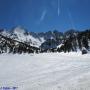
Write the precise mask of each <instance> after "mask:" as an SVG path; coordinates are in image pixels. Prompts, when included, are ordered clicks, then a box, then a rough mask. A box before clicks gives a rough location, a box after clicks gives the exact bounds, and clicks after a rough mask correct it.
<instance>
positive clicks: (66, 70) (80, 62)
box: [0, 53, 90, 90]
mask: <svg viewBox="0 0 90 90" xmlns="http://www.w3.org/2000/svg"><path fill="white" fill-rule="evenodd" d="M13 86H14V87H18V88H17V89H16V90H90V54H86V55H81V54H80V53H69V54H68V53H66V54H64V53H42V54H29V55H28V54H25V55H24V54H22V55H18V54H16V55H12V54H2V55H0V87H13ZM10 90H11V89H10Z"/></svg>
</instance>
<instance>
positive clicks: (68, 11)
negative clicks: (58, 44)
mask: <svg viewBox="0 0 90 90" xmlns="http://www.w3.org/2000/svg"><path fill="white" fill-rule="evenodd" d="M67 13H68V17H69V20H70V23H71V26H72V28H73V29H75V25H74V21H73V17H72V14H71V12H70V10H69V9H67Z"/></svg>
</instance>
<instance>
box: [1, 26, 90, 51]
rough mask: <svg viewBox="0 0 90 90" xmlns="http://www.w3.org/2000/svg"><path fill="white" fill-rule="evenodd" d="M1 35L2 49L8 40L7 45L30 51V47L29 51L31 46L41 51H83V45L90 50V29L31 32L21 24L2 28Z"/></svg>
mask: <svg viewBox="0 0 90 90" xmlns="http://www.w3.org/2000/svg"><path fill="white" fill-rule="evenodd" d="M0 35H1V36H0V42H1V43H0V49H1V47H5V46H6V45H5V44H7V42H8V44H7V46H8V47H9V48H11V47H13V49H17V47H18V49H19V51H20V52H21V49H22V48H23V51H25V50H26V51H28V47H29V51H30V50H31V49H30V48H31V47H33V48H32V49H35V48H34V47H36V48H39V49H40V50H41V52H42V51H47V50H50V51H54V49H55V51H56V50H57V51H58V52H62V51H64V52H70V51H78V50H80V51H81V50H82V49H83V47H84V48H86V50H90V30H85V31H81V32H79V31H75V30H73V29H71V30H68V31H67V32H65V33H62V32H59V31H57V30H54V31H48V32H41V33H35V32H29V31H28V30H27V29H25V28H23V27H21V26H17V27H14V28H12V29H11V30H5V29H1V30H0ZM2 38H3V39H2ZM12 42H13V43H12ZM16 43H18V45H16ZM7 46H6V47H7ZM25 48H26V49H25ZM10 50H11V49H10ZM35 50H36V49H35ZM17 52H18V51H17Z"/></svg>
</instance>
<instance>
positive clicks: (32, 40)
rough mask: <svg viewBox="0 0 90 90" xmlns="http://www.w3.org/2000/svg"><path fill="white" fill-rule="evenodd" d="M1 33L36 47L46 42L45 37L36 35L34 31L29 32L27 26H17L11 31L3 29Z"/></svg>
mask: <svg viewBox="0 0 90 90" xmlns="http://www.w3.org/2000/svg"><path fill="white" fill-rule="evenodd" d="M0 33H1V34H2V35H4V36H7V37H9V38H11V39H14V40H17V41H21V42H25V43H28V44H29V45H31V46H35V47H39V46H40V45H41V44H42V43H43V42H44V38H43V37H38V38H37V37H34V36H33V34H32V33H30V32H28V31H27V30H26V29H25V28H23V27H21V26H18V27H15V28H13V29H12V30H9V31H6V30H2V31H1V32H0Z"/></svg>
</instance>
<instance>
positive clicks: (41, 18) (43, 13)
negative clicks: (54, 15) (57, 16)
mask: <svg viewBox="0 0 90 90" xmlns="http://www.w3.org/2000/svg"><path fill="white" fill-rule="evenodd" d="M46 14H47V11H46V10H44V11H43V12H42V14H41V17H40V22H42V21H43V20H44V18H45V16H46Z"/></svg>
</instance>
